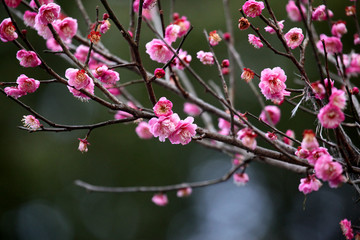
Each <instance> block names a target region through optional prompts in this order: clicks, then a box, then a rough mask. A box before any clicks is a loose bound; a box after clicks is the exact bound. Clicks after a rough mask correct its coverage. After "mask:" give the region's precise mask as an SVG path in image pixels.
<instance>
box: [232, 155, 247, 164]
mask: <svg viewBox="0 0 360 240" xmlns="http://www.w3.org/2000/svg"><path fill="white" fill-rule="evenodd" d="M244 159H245V157H244V155H242V154H239V153H237V154H235V158H234V159H233V160H232V163H233V164H234V165H235V166H238V165H240V164H242V163H243V162H244Z"/></svg>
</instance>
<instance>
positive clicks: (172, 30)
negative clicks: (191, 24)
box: [165, 24, 180, 44]
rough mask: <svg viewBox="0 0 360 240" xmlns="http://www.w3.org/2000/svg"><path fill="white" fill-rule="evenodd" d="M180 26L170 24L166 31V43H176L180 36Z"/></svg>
mask: <svg viewBox="0 0 360 240" xmlns="http://www.w3.org/2000/svg"><path fill="white" fill-rule="evenodd" d="M179 32H180V26H179V25H176V24H170V25H169V26H167V27H166V29H165V41H166V42H167V43H168V44H171V43H173V42H175V41H176V39H177V38H178V36H179Z"/></svg>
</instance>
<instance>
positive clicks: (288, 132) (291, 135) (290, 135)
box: [283, 129, 295, 146]
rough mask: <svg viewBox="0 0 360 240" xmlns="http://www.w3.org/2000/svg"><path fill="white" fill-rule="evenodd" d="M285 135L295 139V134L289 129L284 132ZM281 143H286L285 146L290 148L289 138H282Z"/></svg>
mask: <svg viewBox="0 0 360 240" xmlns="http://www.w3.org/2000/svg"><path fill="white" fill-rule="evenodd" d="M285 135H286V136H288V137H291V138H295V132H294V131H293V130H291V129H288V130H286V132H285ZM283 142H284V143H286V144H287V145H290V146H292V145H293V141H292V140H290V138H287V137H284V138H283Z"/></svg>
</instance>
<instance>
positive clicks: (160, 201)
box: [151, 193, 169, 207]
mask: <svg viewBox="0 0 360 240" xmlns="http://www.w3.org/2000/svg"><path fill="white" fill-rule="evenodd" d="M151 201H152V202H153V203H155V204H156V205H158V206H160V207H163V206H166V205H167V204H168V203H169V201H168V198H167V196H166V194H163V193H158V194H155V195H154V196H153V197H152V199H151Z"/></svg>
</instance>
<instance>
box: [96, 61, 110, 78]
mask: <svg viewBox="0 0 360 240" xmlns="http://www.w3.org/2000/svg"><path fill="white" fill-rule="evenodd" d="M108 69H109V68H108V66H106V65H105V64H103V65H100V66H98V67H97V68H96V69H95V70H93V75H94V77H96V78H100V77H102V76H103V75H104V74H105V72H106V71H107V70H108Z"/></svg>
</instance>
